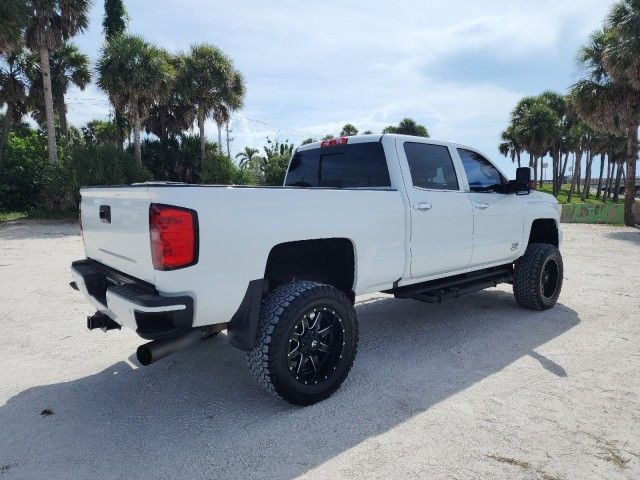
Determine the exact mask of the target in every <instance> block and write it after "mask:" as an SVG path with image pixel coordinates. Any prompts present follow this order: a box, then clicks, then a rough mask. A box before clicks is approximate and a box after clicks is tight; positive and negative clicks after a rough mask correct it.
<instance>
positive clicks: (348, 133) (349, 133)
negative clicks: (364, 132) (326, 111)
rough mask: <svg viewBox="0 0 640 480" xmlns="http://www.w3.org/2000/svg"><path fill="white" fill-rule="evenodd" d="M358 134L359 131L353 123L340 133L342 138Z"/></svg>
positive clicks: (346, 125) (343, 128) (348, 124)
mask: <svg viewBox="0 0 640 480" xmlns="http://www.w3.org/2000/svg"><path fill="white" fill-rule="evenodd" d="M357 134H358V129H357V128H356V127H355V126H354V125H352V124H351V123H347V124H345V126H344V127H342V131H341V132H340V136H341V137H352V136H353V135H357Z"/></svg>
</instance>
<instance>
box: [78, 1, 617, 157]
mask: <svg viewBox="0 0 640 480" xmlns="http://www.w3.org/2000/svg"><path fill="white" fill-rule="evenodd" d="M96 3H100V2H96ZM611 3H612V0H580V1H579V2H577V1H575V0H540V1H536V2H531V1H525V0H512V1H509V2H507V1H504V0H485V1H483V2H477V1H474V0H464V1H462V0H459V1H449V2H441V1H439V0H438V1H436V0H431V1H409V0H406V1H397V2H394V3H392V4H390V3H389V2H388V1H386V0H370V1H368V2H337V1H327V2H299V1H295V0H286V1H272V2H255V1H250V0H237V1H235V2H229V3H227V2H215V3H212V2H210V1H208V0H187V1H182V2H171V1H157V2H155V3H154V7H153V8H152V9H150V8H149V7H148V5H147V4H146V3H144V2H132V1H129V2H127V7H128V9H129V14H130V16H131V19H132V20H131V25H130V29H131V31H133V32H134V33H137V34H141V35H142V36H144V37H146V38H147V39H149V40H151V41H153V42H156V43H158V44H160V45H162V46H164V47H165V48H169V49H171V50H174V51H175V50H186V49H187V48H188V46H189V45H190V44H192V43H195V42H210V43H214V44H216V45H218V46H220V47H221V48H222V49H223V50H224V51H225V52H227V53H228V54H229V55H230V56H231V57H232V58H233V59H234V61H235V62H236V64H237V66H238V67H239V68H240V69H241V70H242V71H243V72H244V74H245V77H246V81H247V99H246V102H245V109H244V110H243V112H241V113H242V116H241V117H238V118H237V119H235V120H234V122H233V125H232V126H233V129H234V132H233V136H234V137H235V141H234V150H236V151H237V150H240V149H242V148H243V147H244V146H245V145H252V146H260V145H262V144H263V143H264V137H265V136H267V135H268V136H270V137H274V136H277V137H278V138H281V139H286V138H289V139H290V140H293V141H299V140H301V139H302V138H304V137H306V136H316V137H319V136H322V135H324V134H325V133H329V132H331V133H338V131H339V128H340V126H341V125H342V124H344V123H345V122H347V121H349V122H352V123H354V124H356V125H357V126H358V128H360V129H361V130H365V129H372V130H377V131H379V130H380V129H381V128H383V127H384V126H385V125H387V124H389V123H395V122H397V121H398V120H400V119H401V118H402V117H405V116H411V117H413V118H415V119H416V120H418V121H420V122H422V123H425V124H426V125H427V127H428V128H429V130H430V131H431V132H432V135H433V136H434V137H435V136H438V137H441V138H445V139H453V140H459V141H464V142H467V143H471V144H474V145H477V146H478V147H480V148H482V149H484V150H485V151H487V153H490V154H492V153H494V152H495V145H496V142H497V136H498V134H499V131H500V130H501V129H502V128H503V127H504V124H505V123H506V121H507V118H508V114H509V111H510V110H511V108H512V106H513V104H514V103H515V101H517V99H518V98H519V97H520V96H521V95H523V94H524V93H535V92H529V91H527V92H525V91H523V89H522V88H521V87H520V86H519V85H518V84H517V82H515V80H514V81H509V79H508V78H505V77H504V73H501V72H495V74H494V73H493V72H491V71H490V68H491V67H490V66H489V65H490V63H489V62H484V61H483V59H484V58H487V59H489V58H500V59H502V60H503V61H505V62H510V61H514V62H515V61H517V62H521V63H522V62H525V63H526V62H528V61H531V62H533V61H534V60H537V63H538V64H539V63H543V64H544V60H545V58H548V57H550V56H554V57H558V58H566V62H567V63H570V62H572V61H573V58H574V53H575V49H576V48H577V45H578V43H579V42H580V41H582V39H583V38H585V36H586V33H587V32H589V31H590V30H592V29H593V28H595V27H596V26H598V25H599V24H600V22H601V21H602V18H603V17H604V15H605V13H606V11H607V9H608V8H609V5H610V4H611ZM92 12H93V13H92V17H93V18H92V24H91V29H90V31H89V32H88V33H87V34H86V35H85V36H84V37H82V38H81V39H80V40H79V43H80V44H81V46H82V47H83V48H85V49H86V50H87V51H89V52H91V53H92V54H93V55H95V54H96V53H95V52H97V50H98V48H99V45H100V44H101V42H102V39H101V32H100V21H99V18H98V19H97V18H96V17H99V16H101V14H102V12H101V7H100V6H97V5H96V6H94V8H93V10H92ZM457 54H470V55H472V56H473V58H475V59H476V61H475V62H474V64H473V68H475V69H478V71H479V73H480V71H481V70H484V71H482V72H481V73H482V75H480V76H481V77H482V80H473V78H471V79H469V78H468V77H467V78H457V77H455V75H452V76H451V77H450V78H446V77H445V78H442V76H440V75H437V74H438V73H439V72H438V71H434V70H430V69H437V68H439V65H442V64H446V62H447V61H448V60H449V59H451V58H453V57H454V56H455V55H457ZM473 68H472V71H473ZM454 72H455V70H454ZM492 75H493V78H492ZM555 75H557V73H556V72H554V71H552V70H550V71H541V72H540V74H539V75H537V76H536V78H533V79H532V82H533V83H534V84H535V85H534V88H536V89H537V91H541V90H544V89H545V88H547V87H548V85H549V78H554V76H555ZM570 82H571V79H570V78H566V79H564V80H562V82H561V83H562V84H566V85H568V84H569V83H570ZM538 85H539V86H538ZM82 95H86V96H87V97H88V98H93V97H92V95H100V94H99V93H96V90H95V88H94V89H90V90H88V91H87V92H86V93H84V94H82ZM82 95H80V96H82ZM103 98H104V97H103ZM72 107H73V110H72V111H71V112H70V117H71V119H72V120H73V121H74V122H75V123H82V122H85V121H86V120H87V119H90V118H91V117H92V116H104V115H105V114H106V112H107V110H108V107H105V105H104V104H100V105H92V104H91V103H90V102H85V103H78V104H76V105H72ZM206 131H207V135H208V136H211V138H212V139H214V140H215V139H217V129H216V128H215V124H213V123H212V122H208V123H207V129H206Z"/></svg>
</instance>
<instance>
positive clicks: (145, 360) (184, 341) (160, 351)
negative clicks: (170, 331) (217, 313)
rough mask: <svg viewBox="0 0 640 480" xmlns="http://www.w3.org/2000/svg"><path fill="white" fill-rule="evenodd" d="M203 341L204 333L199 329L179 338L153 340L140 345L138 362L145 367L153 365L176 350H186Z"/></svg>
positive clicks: (137, 353) (137, 352) (137, 354)
mask: <svg viewBox="0 0 640 480" xmlns="http://www.w3.org/2000/svg"><path fill="white" fill-rule="evenodd" d="M201 339H202V331H201V330H200V329H199V328H194V329H193V330H191V331H189V332H187V333H185V334H184V335H182V336H179V337H172V338H164V339H161V340H153V341H152V342H149V343H145V344H144V345H140V346H139V347H138V350H137V351H136V356H137V357H138V361H139V362H140V363H141V364H142V365H144V366H145V367H146V366H147V365H151V364H152V363H154V362H157V361H158V360H160V359H163V358H164V357H168V356H169V355H171V354H172V353H173V352H175V351H176V350H180V349H182V348H186V347H188V346H190V345H193V344H194V343H198V342H199V341H200V340H201Z"/></svg>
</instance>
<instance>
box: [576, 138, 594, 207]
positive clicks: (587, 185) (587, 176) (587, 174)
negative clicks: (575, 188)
mask: <svg viewBox="0 0 640 480" xmlns="http://www.w3.org/2000/svg"><path fill="white" fill-rule="evenodd" d="M595 156H596V155H595V153H594V152H593V151H591V150H589V152H588V153H587V166H586V168H585V171H584V187H583V189H582V196H581V197H580V198H581V199H582V200H586V199H587V198H589V193H590V192H591V165H592V164H593V159H594V158H595Z"/></svg>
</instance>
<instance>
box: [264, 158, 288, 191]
mask: <svg viewBox="0 0 640 480" xmlns="http://www.w3.org/2000/svg"><path fill="white" fill-rule="evenodd" d="M290 157H291V156H290V155H288V154H286V155H276V156H274V157H271V158H268V159H266V160H265V162H264V164H263V167H262V168H263V173H264V184H265V185H274V186H281V185H282V184H283V182H284V176H285V175H286V173H287V167H288V166H289V158H290Z"/></svg>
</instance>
